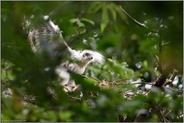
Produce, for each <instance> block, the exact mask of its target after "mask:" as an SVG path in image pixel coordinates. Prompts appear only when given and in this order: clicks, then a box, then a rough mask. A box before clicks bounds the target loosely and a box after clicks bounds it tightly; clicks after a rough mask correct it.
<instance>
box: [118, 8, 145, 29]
mask: <svg viewBox="0 0 184 123" xmlns="http://www.w3.org/2000/svg"><path fill="white" fill-rule="evenodd" d="M120 9H121V10H122V11H123V12H124V13H125V14H126V15H127V16H128V17H129V18H130V19H131V20H132V21H133V22H135V23H136V24H137V25H138V26H140V27H143V28H148V27H147V26H146V25H145V24H144V23H140V22H139V21H137V20H136V19H134V18H133V17H132V16H131V15H130V14H128V13H127V12H126V11H125V10H124V9H123V8H122V7H121V6H120Z"/></svg>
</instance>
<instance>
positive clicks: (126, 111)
mask: <svg viewBox="0 0 184 123" xmlns="http://www.w3.org/2000/svg"><path fill="white" fill-rule="evenodd" d="M44 16H49V17H50V19H51V20H52V21H53V22H54V23H55V24H56V25H58V27H59V28H60V30H61V31H62V36H63V38H64V39H65V41H66V42H67V44H68V45H69V46H70V47H71V48H73V49H76V50H84V49H89V50H93V51H98V52H100V53H101V54H103V56H104V58H105V63H104V64H102V65H100V64H96V63H92V64H90V65H88V66H87V68H86V70H85V73H84V74H82V75H80V74H76V73H70V74H71V77H72V79H73V80H74V81H75V82H76V84H80V85H81V87H82V91H81V92H69V93H67V92H64V91H63V89H62V87H60V86H58V83H59V82H58V81H59V80H58V76H57V75H56V73H55V72H54V68H55V67H56V66H57V65H58V63H59V62H60V61H61V60H63V59H66V58H65V56H62V57H60V58H59V59H54V60H53V59H49V58H48V57H47V56H45V55H37V54H35V53H34V52H33V51H32V50H31V47H30V44H29V39H28V32H29V31H30V30H32V29H34V28H38V27H40V26H41V25H43V24H44V23H46V22H45V20H44V19H43V17H44ZM48 66H49V67H50V68H51V69H50V70H49V71H44V70H45V68H47V67H48ZM47 87H51V88H52V89H53V90H54V96H53V95H50V94H48V92H47ZM81 93H82V95H81ZM1 110H2V111H1V121H2V122H3V121H4V122H8V121H10V122H14V121H18V122H21V121H32V122H34V121H37V122H39V121H51V122H95V121H98V122H103V121H106V122H118V121H121V122H138V121H139V122H151V121H152V122H183V1H155V2H148V1H143V2H140V1H139V2H138V1H136V2H134V1H126V2H125V1H101V2H100V1H94V2H93V1H88V2H85V1H78V2H74V1H62V2H61V1H55V2H49V1H45V2H44V1H38V2H33V1H26V2H16V1H11V2H10V1H2V2H1Z"/></svg>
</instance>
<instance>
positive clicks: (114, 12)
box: [108, 3, 117, 21]
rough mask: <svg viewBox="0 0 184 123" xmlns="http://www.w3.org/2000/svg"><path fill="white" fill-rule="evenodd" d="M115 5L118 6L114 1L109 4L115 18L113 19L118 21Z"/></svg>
mask: <svg viewBox="0 0 184 123" xmlns="http://www.w3.org/2000/svg"><path fill="white" fill-rule="evenodd" d="M115 7H116V6H115V5H114V4H113V3H112V4H109V5H108V9H109V10H110V12H111V14H112V18H113V20H115V21H116V19H117V13H116V9H115Z"/></svg>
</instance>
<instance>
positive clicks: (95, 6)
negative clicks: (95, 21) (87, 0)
mask: <svg viewBox="0 0 184 123" xmlns="http://www.w3.org/2000/svg"><path fill="white" fill-rule="evenodd" d="M101 8H102V2H93V3H92V4H91V6H90V8H89V12H91V13H96V12H98V11H99V10H100V9H101Z"/></svg>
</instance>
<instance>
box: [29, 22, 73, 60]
mask: <svg viewBox="0 0 184 123" xmlns="http://www.w3.org/2000/svg"><path fill="white" fill-rule="evenodd" d="M28 39H29V42H30V45H31V48H32V50H33V52H35V53H38V54H42V53H45V52H46V53H47V54H48V55H49V56H50V57H51V58H56V57H58V56H67V55H68V53H70V54H71V51H72V49H71V48H70V47H69V46H68V45H67V44H66V42H65V40H64V39H63V37H62V34H61V31H60V29H59V27H58V26H57V25H55V24H54V23H53V22H52V21H51V20H50V21H48V22H46V23H45V24H43V25H41V26H40V27H39V28H37V29H32V30H30V31H29V34H28Z"/></svg>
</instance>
